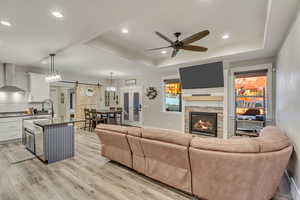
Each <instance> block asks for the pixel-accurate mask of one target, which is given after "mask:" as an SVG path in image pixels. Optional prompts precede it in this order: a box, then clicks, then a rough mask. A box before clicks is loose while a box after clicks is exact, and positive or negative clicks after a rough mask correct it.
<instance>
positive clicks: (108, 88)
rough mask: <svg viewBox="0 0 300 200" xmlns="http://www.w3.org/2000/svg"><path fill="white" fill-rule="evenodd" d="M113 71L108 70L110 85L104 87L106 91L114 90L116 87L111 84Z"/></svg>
mask: <svg viewBox="0 0 300 200" xmlns="http://www.w3.org/2000/svg"><path fill="white" fill-rule="evenodd" d="M112 76H113V73H112V72H110V85H109V86H108V87H106V91H108V92H115V91H116V90H117V89H116V88H115V87H114V86H113V79H112Z"/></svg>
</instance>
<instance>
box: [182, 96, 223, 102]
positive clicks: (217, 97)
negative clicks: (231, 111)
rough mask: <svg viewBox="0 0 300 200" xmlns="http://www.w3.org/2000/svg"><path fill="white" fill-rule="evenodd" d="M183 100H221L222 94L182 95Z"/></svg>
mask: <svg viewBox="0 0 300 200" xmlns="http://www.w3.org/2000/svg"><path fill="white" fill-rule="evenodd" d="M183 100H184V101H223V100H224V97H223V96H184V97H183Z"/></svg>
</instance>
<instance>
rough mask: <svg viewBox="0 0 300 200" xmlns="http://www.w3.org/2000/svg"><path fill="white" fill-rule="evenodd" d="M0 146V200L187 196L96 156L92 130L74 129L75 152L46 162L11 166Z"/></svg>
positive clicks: (179, 199)
mask: <svg viewBox="0 0 300 200" xmlns="http://www.w3.org/2000/svg"><path fill="white" fill-rule="evenodd" d="M20 145H21V144H19V143H14V144H4V145H0V200H69V199H70V200H188V199H192V197H191V196H189V195H186V194H184V193H181V192H179V191H178V190H175V189H173V188H170V187H167V186H166V185H164V184H161V183H158V182H156V181H154V180H152V179H150V178H148V177H145V176H143V175H141V174H138V173H136V172H134V171H133V170H131V169H128V168H126V167H123V166H121V165H119V164H117V163H115V162H111V161H109V160H107V159H106V158H104V157H102V156H101V155H100V143H99V140H98V138H97V137H96V135H95V134H94V133H90V132H84V131H78V132H77V134H76V155H75V157H74V158H72V159H69V160H64V161H60V162H57V163H53V164H50V165H46V164H44V163H42V162H41V161H40V160H38V159H36V158H35V159H33V160H27V161H24V162H21V163H18V164H13V165H11V164H10V163H9V161H8V159H7V158H6V156H5V152H6V151H7V150H8V149H11V148H18V147H20Z"/></svg>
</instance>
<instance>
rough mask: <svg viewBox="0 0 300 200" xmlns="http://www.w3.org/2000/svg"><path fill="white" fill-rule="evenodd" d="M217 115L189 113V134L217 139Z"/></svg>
mask: <svg viewBox="0 0 300 200" xmlns="http://www.w3.org/2000/svg"><path fill="white" fill-rule="evenodd" d="M217 128H218V125H217V113H206V112H190V133H195V134H199V135H206V136H212V137H217Z"/></svg>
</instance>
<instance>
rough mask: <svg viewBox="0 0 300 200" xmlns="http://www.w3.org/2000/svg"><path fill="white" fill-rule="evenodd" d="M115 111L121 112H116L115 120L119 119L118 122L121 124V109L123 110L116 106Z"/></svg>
mask: <svg viewBox="0 0 300 200" xmlns="http://www.w3.org/2000/svg"><path fill="white" fill-rule="evenodd" d="M117 111H121V113H117V114H116V118H117V119H116V120H118V119H119V124H120V125H122V111H123V108H122V107H117Z"/></svg>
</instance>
